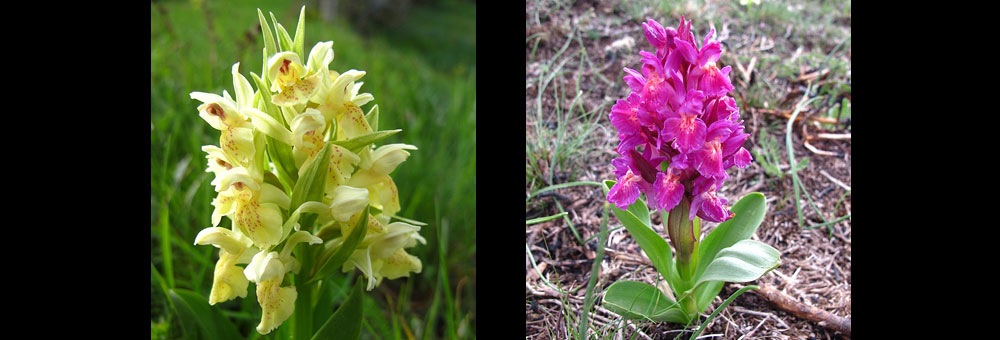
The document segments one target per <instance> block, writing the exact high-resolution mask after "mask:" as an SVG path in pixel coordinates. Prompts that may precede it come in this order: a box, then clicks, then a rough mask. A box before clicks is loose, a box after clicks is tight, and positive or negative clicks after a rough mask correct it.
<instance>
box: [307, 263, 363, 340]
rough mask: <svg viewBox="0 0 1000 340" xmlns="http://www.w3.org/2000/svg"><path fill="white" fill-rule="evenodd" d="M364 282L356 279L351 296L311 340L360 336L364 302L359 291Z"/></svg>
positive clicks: (359, 278) (355, 337)
mask: <svg viewBox="0 0 1000 340" xmlns="http://www.w3.org/2000/svg"><path fill="white" fill-rule="evenodd" d="M363 286H364V280H362V278H361V277H358V282H357V283H355V284H354V288H353V289H351V295H350V296H349V297H348V298H347V301H344V304H342V305H340V308H337V311H336V312H334V313H333V315H331V316H330V318H329V319H327V320H326V323H324V324H323V327H320V329H319V330H318V331H316V334H313V337H312V338H313V340H318V339H357V338H358V337H360V336H361V321H362V320H361V315H362V314H363V312H364V310H363V307H364V303H363V302H364V300H363V299H362V295H361V290H362V289H364V288H362V287H363Z"/></svg>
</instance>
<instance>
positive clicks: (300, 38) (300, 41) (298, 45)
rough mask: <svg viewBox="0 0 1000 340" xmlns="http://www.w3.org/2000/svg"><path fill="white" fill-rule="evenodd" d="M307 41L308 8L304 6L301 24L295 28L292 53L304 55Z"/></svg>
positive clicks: (300, 18) (300, 17) (300, 16)
mask: <svg viewBox="0 0 1000 340" xmlns="http://www.w3.org/2000/svg"><path fill="white" fill-rule="evenodd" d="M305 40H306V6H302V10H301V11H299V24H298V26H297V27H295V40H294V41H292V52H295V54H298V55H300V56H301V55H303V54H302V52H303V51H304V50H305V46H304V45H305Z"/></svg>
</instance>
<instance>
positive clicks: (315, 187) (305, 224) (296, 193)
mask: <svg viewBox="0 0 1000 340" xmlns="http://www.w3.org/2000/svg"><path fill="white" fill-rule="evenodd" d="M330 149H332V147H331V146H330V144H326V145H325V146H323V149H322V150H320V152H319V154H317V155H316V157H317V158H316V160H315V161H313V162H312V163H310V164H309V167H308V168H306V171H305V172H304V173H303V174H302V176H300V177H299V180H298V181H296V182H295V188H293V189H292V195H291V202H292V203H291V205H290V206H289V209H290V210H293V211H294V210H295V209H298V208H299V206H300V205H302V203H305V202H308V201H316V202H322V201H323V190H324V189H326V172H327V169H328V168H329V167H330V162H329V161H325V160H328V159H330ZM315 221H316V214H304V215H303V216H302V217H301V218H299V225H300V228H301V229H302V230H306V231H309V232H312V225H313V222H315Z"/></svg>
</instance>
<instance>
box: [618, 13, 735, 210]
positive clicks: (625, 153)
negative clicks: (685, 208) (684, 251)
mask: <svg viewBox="0 0 1000 340" xmlns="http://www.w3.org/2000/svg"><path fill="white" fill-rule="evenodd" d="M643 28H644V29H645V34H646V39H647V40H649V43H650V44H652V45H653V46H654V47H656V53H655V54H653V53H651V52H647V51H641V52H639V54H640V55H641V56H642V62H643V65H642V69H641V70H642V72H641V73H640V72H637V71H635V70H632V69H630V68H627V67H626V68H625V73H626V75H625V77H624V79H625V82H626V84H628V86H629V88H631V90H632V93H631V94H629V96H628V97H627V98H626V99H620V100H618V102H617V103H616V104H615V105H614V106H613V107H612V109H611V114H610V118H611V123H612V124H614V126H615V128H617V129H618V133H619V136H618V139H619V140H620V141H621V142H620V143H619V144H618V148H617V152H618V154H619V155H620V156H621V157H620V158H616V159H614V160H612V164H613V165H614V167H615V176H616V177H617V178H618V181H617V183H616V184H615V186H614V187H613V188H611V191H609V192H608V196H607V198H608V201H610V202H612V203H614V204H615V205H617V206H618V207H619V208H621V209H625V207H627V206H628V205H630V204H632V203H633V202H635V201H636V199H638V198H639V193H640V192H642V193H644V194H646V197H647V199H648V200H649V204H650V206H652V207H654V208H656V209H661V210H667V211H669V210H671V209H673V208H674V207H675V206H677V205H678V204H681V203H682V201H683V202H684V203H686V204H689V205H690V208H689V210H690V212H689V214H688V215H689V219H694V217H695V216H698V217H701V218H702V219H704V220H706V221H711V222H722V221H725V220H727V219H729V218H730V217H732V216H731V212H730V211H729V210H728V207H727V205H726V203H727V201H726V200H725V199H723V198H720V197H719V196H718V195H717V192H718V189H719V188H720V187H722V183H723V181H725V180H726V178H727V177H728V176H727V175H726V169H728V168H730V167H732V166H733V165H736V166H738V167H740V168H743V167H746V166H747V165H749V164H750V162H751V160H752V159H751V156H750V153H749V152H748V151H747V150H746V149H745V148H743V147H742V144H743V141H744V140H746V138H747V137H748V135H747V134H745V133H743V121H742V120H740V114H739V109H738V108H737V106H736V101H735V100H734V99H733V98H732V97H729V96H727V95H726V94H727V93H729V92H730V91H732V90H733V85H732V83H730V80H729V71H730V70H731V67H729V66H726V67H723V68H722V69H719V68H718V66H717V65H716V61H717V60H718V59H719V56H720V55H721V54H722V48H721V45H720V44H719V42H718V41H711V42H710V41H709V39H711V37H712V35H713V34H714V33H715V31H714V30H713V31H711V32H710V33H709V34H708V36H706V37H705V40H704V43H703V45H702V47H701V48H700V49H699V48H698V47H697V45H696V44H695V39H694V35H693V34H692V33H691V23H690V22H687V23H685V21H684V19H683V18H682V19H681V24H680V26H679V27H678V29H674V28H672V27H668V28H664V27H663V26H661V25H660V24H659V23H658V22H656V21H653V20H649V21H648V22H647V23H645V24H643ZM636 146H641V147H642V152H641V153H640V152H638V151H636ZM664 162H665V163H666V164H669V165H668V166H665V169H661V163H664Z"/></svg>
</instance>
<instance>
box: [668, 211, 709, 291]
mask: <svg viewBox="0 0 1000 340" xmlns="http://www.w3.org/2000/svg"><path fill="white" fill-rule="evenodd" d="M690 208H691V203H690V202H688V199H687V197H684V198H682V199H681V201H680V203H678V204H677V206H675V207H674V208H673V209H671V210H670V213H669V215H667V228H666V229H667V233H668V234H669V235H670V243H671V244H673V246H674V250H675V251H676V252H677V272H678V274H680V277H681V280H684V281H688V280H690V279H691V276H692V275H693V274H694V267H695V266H696V265H697V261H696V260H695V258H694V253H695V251H696V250H697V249H698V238H699V236H700V234H701V230H700V229H701V228H700V226H701V223H697V227H696V226H695V225H696V223H694V221H693V220H691V219H689V218H688V211H689V210H690Z"/></svg>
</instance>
